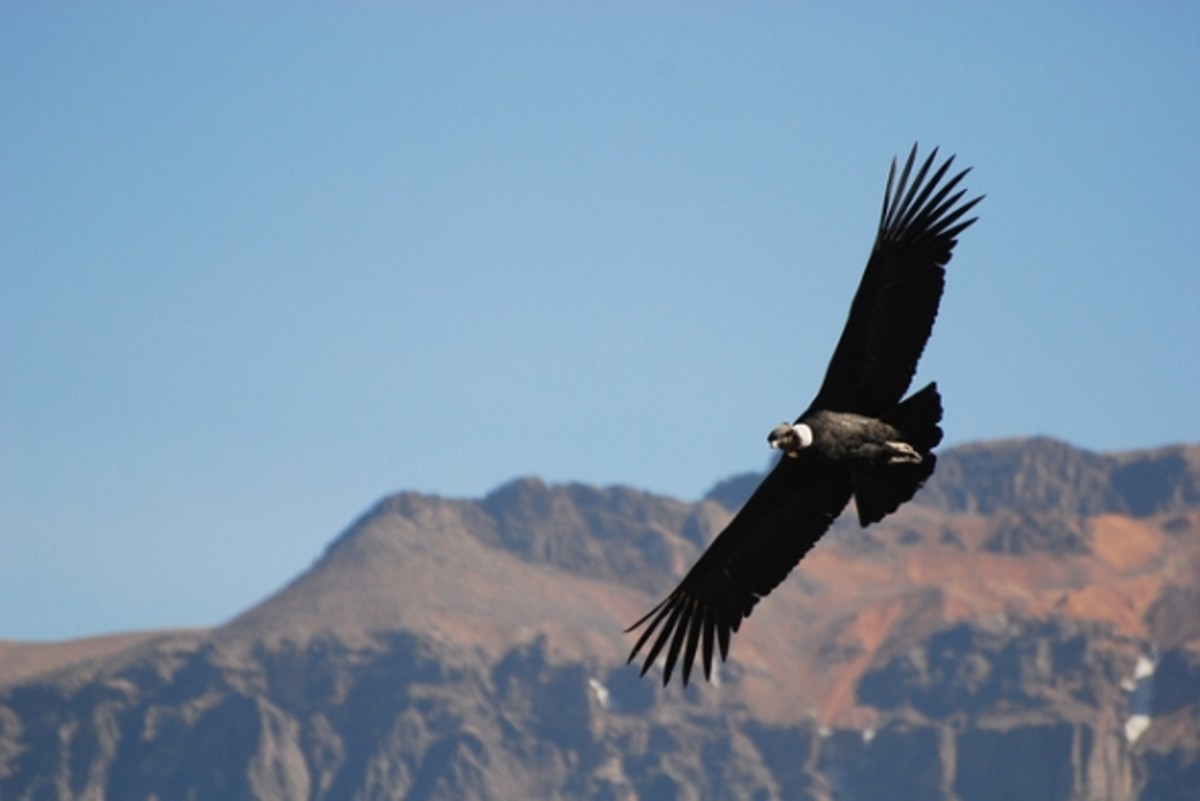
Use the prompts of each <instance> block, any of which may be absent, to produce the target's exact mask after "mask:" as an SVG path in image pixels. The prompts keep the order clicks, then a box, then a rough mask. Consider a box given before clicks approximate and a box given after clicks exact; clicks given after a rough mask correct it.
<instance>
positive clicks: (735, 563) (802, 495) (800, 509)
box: [628, 457, 851, 687]
mask: <svg viewBox="0 0 1200 801" xmlns="http://www.w3.org/2000/svg"><path fill="white" fill-rule="evenodd" d="M850 492H851V483H850V476H849V473H847V472H844V471H841V470H829V469H828V468H826V469H825V470H823V471H817V470H815V469H814V468H813V467H812V466H811V463H810V462H809V460H807V459H805V458H803V457H802V458H799V459H787V458H785V459H781V460H780V462H779V464H777V465H776V466H775V469H774V470H772V471H771V473H770V474H768V475H767V477H766V478H765V479H764V480H763V482H762V484H760V485H759V487H758V489H757V490H755V491H754V494H753V495H752V496H751V497H750V500H749V501H747V502H746V505H745V506H743V507H742V509H741V511H739V512H738V513H737V515H735V516H734V518H733V520H732V521H730V523H729V525H728V526H726V527H725V530H724V531H722V532H721V533H720V534H719V535H718V536H717V538H716V539H715V540H713V542H712V544H711V545H710V546H709V547H708V550H707V551H705V552H704V555H703V556H701V557H700V560H699V561H698V562H696V564H695V566H694V567H692V569H691V570H690V571H689V572H688V574H687V575H686V576H685V577H684V579H683V581H681V582H680V583H679V586H678V587H676V588H675V591H674V592H672V593H671V594H670V595H668V596H667V597H666V599H665V600H664V601H663V602H662V603H660V604H659V605H658V606H656V607H654V608H653V609H651V610H650V612H649V613H648V614H647V615H646V616H645V617H643V618H642V619H641V620H639V621H638V622H637V623H634V624H633V625H632V626H630V627H629V629H628V631H633V630H634V629H636V628H638V627H640V626H643V625H645V626H646V629H645V631H643V632H642V634H641V636H640V637H639V638H638V640H637V642H636V643H635V644H634V646H633V650H632V651H630V653H629V660H628V661H629V662H632V661H633V660H634V658H636V657H637V655H638V653H639V652H640V651H641V650H642V648H643V646H646V645H647V644H649V646H650V649H649V651H647V652H646V656H645V660H644V662H643V664H642V675H643V676H644V675H645V674H646V671H647V670H649V669H650V666H651V665H652V664H654V661H655V660H656V659H657V658H658V656H659V654H660V653H663V649H664V648H665V649H666V664H665V665H664V667H663V684H664V685H666V684H667V682H669V681H670V680H671V673H672V672H673V671H674V669H675V665H676V663H677V662H678V661H679V659H680V657H682V659H683V661H682V671H683V684H684V686H685V687H686V686H687V683H688V679H689V677H690V676H691V673H692V665H693V663H694V662H695V660H696V652H697V650H698V649H702V661H701V664H702V665H703V667H704V677H705V678H709V676H710V673H711V670H712V662H713V647H714V645H715V646H716V647H717V648H719V649H720V653H721V659H725V658H726V657H727V656H728V654H729V637H730V635H731V634H732V633H733V632H735V631H737V630H738V627H739V626H741V624H742V620H743V619H744V618H747V617H749V616H750V612H751V610H753V609H754V605H755V604H756V603H758V601H759V599H760V598H764V597H766V596H767V594H768V593H770V592H771V590H773V589H775V587H776V586H778V585H779V583H780V582H781V581H783V579H784V578H786V577H787V574H788V573H790V572H791V571H792V568H794V567H795V566H796V564H797V563H798V562H799V561H800V557H802V556H804V554H805V553H807V552H808V550H809V549H810V548H811V547H812V546H813V545H814V544H815V543H816V542H817V540H819V539H820V538H821V535H822V534H824V533H825V531H826V530H827V529H828V528H829V524H830V523H831V522H833V519H834V518H835V517H837V516H838V514H840V513H841V511H842V509H843V508H845V506H846V503H847V502H848V501H849V500H850Z"/></svg>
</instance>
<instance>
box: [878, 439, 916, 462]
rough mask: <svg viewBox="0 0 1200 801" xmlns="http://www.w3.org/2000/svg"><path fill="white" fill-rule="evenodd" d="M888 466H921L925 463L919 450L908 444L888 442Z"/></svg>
mask: <svg viewBox="0 0 1200 801" xmlns="http://www.w3.org/2000/svg"><path fill="white" fill-rule="evenodd" d="M887 447H888V460H887V461H888V464H920V463H921V462H923V461H924V459H922V458H921V454H919V453H917V449H916V448H914V447H913V446H912V445H909V444H908V443H907V442H888V443H887Z"/></svg>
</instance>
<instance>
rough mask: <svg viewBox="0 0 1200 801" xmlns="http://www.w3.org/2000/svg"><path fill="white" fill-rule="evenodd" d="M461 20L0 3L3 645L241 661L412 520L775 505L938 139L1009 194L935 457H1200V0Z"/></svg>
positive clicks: (266, 6)
mask: <svg viewBox="0 0 1200 801" xmlns="http://www.w3.org/2000/svg"><path fill="white" fill-rule="evenodd" d="M436 5H437V6H438V7H437V8H435V4H433V3H395V4H393V3H372V2H354V3H305V4H293V3H277V2H261V3H217V2H206V3H188V2H181V3H157V4H151V3H133V4H128V5H125V4H121V3H115V2H114V3H102V4H100V3H97V4H84V3H18V2H4V3H2V4H0V639H3V638H8V639H57V638H64V637H70V636H79V635H85V634H95V633H103V632H109V631H118V630H130V629H139V628H151V627H162V626H185V625H212V624H217V623H219V622H221V621H223V620H225V619H227V618H228V617H230V616H231V615H233V614H235V613H236V612H237V611H239V610H241V609H244V608H245V607H247V606H249V605H251V604H252V603H254V602H256V601H257V600H259V599H261V598H263V597H264V596H265V595H267V594H268V593H270V592H271V591H273V590H274V589H276V588H278V587H279V586H280V585H282V584H283V583H284V582H285V581H287V580H288V579H289V578H291V577H293V576H295V575H296V574H297V573H299V572H300V571H302V570H303V569H305V568H306V567H307V566H308V565H309V564H310V563H311V562H312V561H313V560H314V559H316V558H318V556H319V555H320V553H321V551H322V549H323V547H324V546H325V545H326V544H327V543H328V542H329V541H330V540H331V539H333V538H334V537H335V536H336V535H337V534H338V533H339V531H341V530H342V529H344V528H345V527H346V526H347V525H349V524H350V523H351V522H352V520H353V519H354V518H355V517H356V516H357V515H358V514H359V513H361V512H362V511H364V510H365V509H366V508H367V507H369V506H370V505H371V504H372V503H373V502H375V501H376V500H377V499H378V498H380V497H381V496H383V495H385V494H387V493H391V492H394V491H398V490H406V489H412V490H419V491H424V492H432V493H437V494H441V495H449V496H455V497H478V496H481V495H483V494H485V493H486V492H488V491H489V490H491V489H493V488H495V487H496V486H497V485H500V484H502V483H504V482H506V481H508V480H510V479H512V478H515V477H518V476H523V475H537V476H540V477H542V478H544V479H546V480H547V481H551V482H566V481H584V482H588V483H595V484H600V485H609V484H628V485H632V486H634V487H638V488H642V489H647V490H651V491H654V492H660V493H665V494H670V495H674V496H677V497H681V498H687V499H693V498H697V497H699V496H700V495H701V494H702V493H703V492H704V491H705V490H706V489H707V488H708V487H710V486H711V485H712V484H713V483H714V482H716V481H717V480H719V479H722V478H725V477H727V476H729V475H732V474H734V473H738V472H742V471H746V470H752V469H762V468H764V467H765V466H766V465H767V463H768V451H767V448H766V442H765V436H766V433H767V431H769V430H770V428H771V427H772V426H774V425H775V424H776V423H778V422H779V421H780V420H783V419H785V418H789V419H790V418H792V417H794V416H795V415H796V414H797V413H799V412H800V411H801V410H802V409H803V407H804V406H805V405H806V404H807V402H808V400H809V398H810V397H811V395H812V393H813V392H814V391H815V389H816V386H817V383H818V381H819V379H820V378H821V375H822V374H823V372H824V369H825V364H826V361H827V359H828V357H829V355H830V353H831V351H832V347H833V344H834V342H835V340H836V338H837V336H838V334H839V333H840V330H841V326H842V323H843V321H844V318H845V314H846V310H847V308H848V306H849V302H850V298H851V296H852V294H853V291H854V288H855V286H856V284H857V281H858V278H859V275H860V271H861V269H862V267H863V264H864V263H865V259H866V256H867V252H868V249H869V246H870V243H871V239H872V236H873V233H874V227H875V225H876V223H877V220H878V212H879V204H880V200H881V196H882V192H883V185H884V181H885V177H886V173H887V166H888V163H889V161H890V159H891V158H892V156H893V155H895V154H898V153H904V152H906V151H907V149H908V148H909V147H910V146H911V144H912V143H913V142H914V141H915V140H919V141H920V142H921V144H922V146H923V148H924V147H927V146H933V145H941V146H942V147H943V149H944V151H946V152H954V153H957V154H958V157H959V162H960V163H961V164H963V165H964V166H968V165H969V166H973V167H974V171H973V172H972V173H971V175H970V177H969V186H970V187H971V189H972V190H974V191H977V192H982V193H986V194H987V196H988V197H987V200H986V201H984V203H983V205H982V206H980V207H979V213H980V216H981V219H980V222H979V223H978V224H976V226H975V227H974V228H972V229H971V230H969V231H968V232H967V233H966V234H965V235H964V236H963V238H962V241H961V242H960V244H959V248H958V250H957V252H956V256H955V259H954V261H953V262H952V263H951V265H950V275H949V280H948V288H947V292H946V295H945V298H944V301H943V304H942V313H941V315H940V317H939V320H938V325H937V327H936V329H935V331H934V335H933V340H932V342H931V344H930V347H929V348H928V350H927V351H926V354H925V359H924V361H923V362H922V366H921V371H920V373H919V375H918V380H920V381H926V380H931V379H936V380H938V381H939V383H940V385H941V387H942V390H943V395H944V396H945V400H946V407H947V408H946V419H945V428H946V430H947V444H950V445H953V444H958V443H963V442H968V441H975V440H980V439H989V438H999V437H1011V436H1023V435H1030V434H1049V435H1052V436H1055V437H1059V438H1062V439H1065V440H1067V441H1068V442H1071V443H1073V444H1075V445H1078V446H1081V447H1085V448H1089V449H1092V450H1100V451H1103V450H1114V449H1131V448H1141V447H1150V446H1156V445H1160V444H1164V443H1170V442H1178V441H1196V440H1200V423H1198V422H1197V411H1200V407H1198V404H1200V370H1198V369H1196V368H1197V364H1198V363H1200V263H1198V262H1200V213H1198V212H1197V209H1196V200H1195V197H1196V192H1197V187H1198V186H1200V6H1198V5H1197V4H1196V3H1194V2H1161V3H1154V4H1144V3H1127V2H1098V3H1088V4H1079V3H1070V4H1067V3H1055V2H1051V3H1046V2H1036V3H1035V2H1010V3H993V4H977V3H972V4H962V3H925V4H900V3H876V4H869V3H836V4H835V3H820V4H818V3H756V4H747V3H737V4H723V5H718V4H711V3H706V4H691V3H688V4H685V3H655V4H645V3H570V4H568V3H505V4H501V3H487V4H484V3H467V2H461V3H448V4H436ZM647 5H651V6H653V7H652V8H649V9H648V8H646V7H645V6H647ZM696 5H700V6H702V8H700V9H697V8H695V7H694V6H696ZM985 6H987V7H985ZM504 7H508V8H506V9H504V10H502V8H504Z"/></svg>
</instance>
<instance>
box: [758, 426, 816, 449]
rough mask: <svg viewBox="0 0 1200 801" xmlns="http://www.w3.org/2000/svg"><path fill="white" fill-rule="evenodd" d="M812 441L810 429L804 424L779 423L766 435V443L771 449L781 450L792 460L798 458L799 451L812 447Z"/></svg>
mask: <svg viewBox="0 0 1200 801" xmlns="http://www.w3.org/2000/svg"><path fill="white" fill-rule="evenodd" d="M812 441H813V433H812V429H811V428H809V427H808V426H806V425H805V424H804V423H795V424H792V423H780V424H779V425H777V426H775V428H773V429H771V433H770V434H768V435H767V442H768V443H769V444H770V445H771V447H772V448H776V449H778V450H781V451H783V452H784V453H786V454H787V455H788V456H791V457H792V458H795V457H796V456H799V455H800V451H801V450H803V449H804V448H807V447H808V446H809V445H812Z"/></svg>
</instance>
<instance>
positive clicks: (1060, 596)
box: [0, 440, 1200, 801]
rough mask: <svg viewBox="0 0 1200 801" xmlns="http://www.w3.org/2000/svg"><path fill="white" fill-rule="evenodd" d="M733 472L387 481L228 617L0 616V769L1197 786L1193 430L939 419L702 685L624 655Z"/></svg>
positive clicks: (115, 785)
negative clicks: (701, 484) (915, 456)
mask: <svg viewBox="0 0 1200 801" xmlns="http://www.w3.org/2000/svg"><path fill="white" fill-rule="evenodd" d="M752 485H753V484H752V482H748V481H746V480H741V481H737V480H733V481H730V482H726V483H724V484H723V485H720V486H719V487H718V488H716V489H715V490H714V492H713V493H712V494H711V495H710V497H709V499H707V500H705V501H703V502H701V503H696V504H691V503H683V502H680V501H676V500H672V499H668V498H661V497H655V496H651V495H647V494H644V493H640V492H637V491H634V490H630V489H627V488H608V489H597V488H592V487H583V486H577V485H569V486H546V485H545V484H543V483H541V482H539V481H537V480H534V479H524V480H520V481H516V482H512V483H510V484H508V485H506V486H504V487H501V488H500V489H498V490H496V491H495V492H493V493H492V494H491V495H489V496H488V497H487V498H484V499H483V500H481V501H447V500H443V499H439V498H433V497H427V496H419V495H414V494H400V495H396V496H392V497H389V498H386V499H384V500H383V501H381V502H380V503H379V504H378V505H377V506H376V507H375V508H374V509H372V510H371V511H370V512H368V513H367V514H365V515H364V516H363V517H362V518H361V519H360V520H359V521H357V522H356V523H355V524H354V525H353V526H352V527H351V528H350V529H349V530H348V531H347V532H346V533H344V534H343V535H342V536H341V537H339V538H338V539H337V540H336V541H334V542H333V543H332V544H331V545H330V547H329V549H328V550H327V552H326V553H325V554H324V555H323V557H322V558H321V559H320V560H318V562H317V563H316V564H315V565H314V566H313V568H312V569H311V570H309V571H308V572H306V573H305V574H304V575H302V576H300V577H298V578H297V579H296V580H295V581H294V582H292V583H291V584H290V585H289V586H287V587H285V588H283V589H282V590H280V592H278V593H277V594H276V595H275V596H273V597H271V598H269V599H267V600H266V601H265V602H264V603H262V604H260V605H259V606H257V607H255V608H253V609H251V610H248V611H247V612H246V613H245V614H243V615H241V616H239V617H238V618H237V619H235V620H233V621H231V622H229V623H228V624H226V625H224V626H221V627H218V628H216V629H212V630H202V631H186V632H168V633H160V634H144V635H126V636H122V637H120V638H107V639H104V640H100V641H81V642H76V643H65V644H61V645H57V646H23V645H21V644H15V643H8V644H2V645H0V798H3V799H66V798H71V799H96V800H97V801H99V800H100V799H177V798H178V799H188V798H193V799H209V798H211V799H241V798H247V799H250V798H253V799H393V798H396V799H398V798H411V799H440V798H447V799H449V798H455V799H460V798H496V799H510V798H542V797H557V798H589V799H592V798H599V799H688V798H751V799H775V798H778V799H813V801H818V800H820V801H825V800H827V799H873V800H874V801H880V800H882V801H887V800H888V799H905V800H906V801H907V800H908V799H946V800H947V801H951V800H953V801H968V800H974V799H1011V798H1021V799H1029V800H1031V801H1038V800H1039V799H1083V798H1105V799H1145V800H1146V801H1150V800H1151V799H1154V800H1155V801H1173V800H1175V799H1180V800H1182V799H1195V798H1197V797H1198V796H1197V794H1196V790H1195V788H1197V787H1200V723H1197V721H1200V590H1197V589H1196V588H1197V587H1200V491H1198V488H1200V448H1196V447H1190V448H1187V447H1179V448H1168V449H1162V450H1157V451H1147V452H1140V453H1130V454H1116V455H1098V454H1089V453H1085V452H1081V451H1077V450H1074V449H1071V448H1069V447H1067V446H1065V445H1063V444H1061V443H1057V442H1053V441H1050V440H1023V441H1012V442H1004V443H994V444H985V445H973V446H967V447H964V448H959V449H955V450H951V451H949V452H947V453H946V454H945V455H944V456H942V459H941V462H940V463H939V472H938V474H937V475H936V476H935V479H934V480H933V481H932V482H931V483H930V485H929V487H927V488H926V489H925V490H923V491H922V493H921V494H920V495H918V498H917V499H916V501H915V502H914V503H912V504H910V505H909V506H907V507H905V508H904V509H902V510H901V511H900V512H899V513H897V514H896V515H894V516H893V517H891V518H889V519H888V520H886V521H885V522H884V523H883V524H880V525H878V526H875V527H872V528H871V529H868V530H866V531H862V530H860V529H858V527H857V526H856V525H855V524H854V523H853V521H852V520H850V519H848V518H843V519H842V520H841V521H839V523H838V524H837V525H835V527H834V530H833V531H832V532H831V534H830V535H829V536H828V537H827V538H826V540H825V541H823V542H822V543H821V544H820V545H819V546H818V547H817V548H816V549H815V550H814V551H813V552H812V553H811V554H810V555H809V557H808V558H806V559H805V560H804V562H803V563H802V564H801V567H800V568H799V569H798V570H797V571H796V572H795V573H793V575H792V576H791V577H790V578H789V580H788V581H787V582H786V583H785V585H784V586H782V587H781V588H780V589H779V590H777V591H776V592H775V593H773V594H772V596H771V597H770V598H769V599H768V600H767V601H766V602H764V603H763V604H761V605H759V607H758V608H757V609H756V610H755V614H754V616H753V617H752V618H751V619H750V620H748V621H747V622H746V624H745V625H744V626H743V628H742V632H741V633H740V634H739V635H738V636H737V638H736V639H735V641H734V644H733V649H732V653H731V660H730V661H729V662H728V663H726V664H724V665H722V666H721V668H720V670H719V671H718V673H717V681H716V682H715V683H714V684H711V685H710V684H703V683H702V684H700V685H698V686H697V685H693V686H692V687H690V688H688V689H686V690H683V689H681V688H678V687H671V688H668V689H663V688H662V687H661V686H659V684H658V682H657V680H656V679H655V677H654V676H647V677H646V678H645V679H639V678H638V677H637V673H636V671H635V670H634V669H633V668H631V667H628V666H626V665H624V657H625V655H626V651H627V648H628V646H629V645H630V644H631V643H630V641H629V638H628V637H624V636H622V634H621V630H622V629H623V628H624V626H626V625H628V624H629V623H630V622H631V621H633V620H635V619H636V618H637V617H638V616H640V614H641V613H642V612H644V611H645V609H647V608H648V607H649V606H650V605H651V604H652V603H654V602H655V601H657V600H658V597H659V596H660V595H661V593H663V592H665V591H667V590H669V589H670V588H671V587H672V586H673V584H674V582H675V581H676V580H677V579H678V577H679V575H680V574H681V573H682V572H683V571H684V570H685V569H686V568H687V566H688V565H689V564H690V563H691V561H692V560H693V559H694V558H695V557H696V556H697V554H698V553H699V552H700V551H701V550H702V549H703V547H704V545H705V544H706V543H707V542H708V541H709V540H710V539H711V538H712V537H713V536H715V535H716V533H717V532H718V531H719V530H720V528H721V526H722V525H723V524H724V523H725V522H726V521H727V520H728V518H729V516H730V514H731V512H730V509H729V506H735V505H736V504H737V503H738V502H739V500H740V498H742V497H744V493H745V491H746V486H750V487H752ZM6 666H7V669H8V671H9V672H8V673H7V674H6V673H5V672H4V671H5V670H6Z"/></svg>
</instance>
